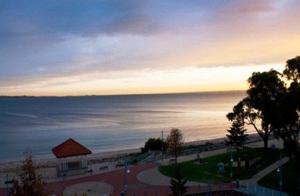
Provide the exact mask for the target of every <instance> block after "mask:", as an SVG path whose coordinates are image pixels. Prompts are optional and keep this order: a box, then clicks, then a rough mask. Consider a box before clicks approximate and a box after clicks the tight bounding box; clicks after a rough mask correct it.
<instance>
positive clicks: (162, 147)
mask: <svg viewBox="0 0 300 196" xmlns="http://www.w3.org/2000/svg"><path fill="white" fill-rule="evenodd" d="M161 160H162V161H163V160H164V131H161Z"/></svg>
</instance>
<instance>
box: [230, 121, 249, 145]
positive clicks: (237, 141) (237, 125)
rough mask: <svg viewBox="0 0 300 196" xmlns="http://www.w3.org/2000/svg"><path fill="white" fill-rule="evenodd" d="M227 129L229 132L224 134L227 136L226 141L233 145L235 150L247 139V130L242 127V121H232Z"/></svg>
mask: <svg viewBox="0 0 300 196" xmlns="http://www.w3.org/2000/svg"><path fill="white" fill-rule="evenodd" d="M227 131H228V132H229V134H227V135H226V136H227V138H228V140H226V143H227V144H228V145H231V146H233V147H235V149H236V150H240V149H241V148H242V147H243V146H244V144H245V142H246V140H247V139H248V138H247V137H248V134H245V132H246V131H247V130H246V129H245V128H244V124H243V122H241V121H236V120H235V121H233V122H232V125H231V127H230V129H228V130H227Z"/></svg>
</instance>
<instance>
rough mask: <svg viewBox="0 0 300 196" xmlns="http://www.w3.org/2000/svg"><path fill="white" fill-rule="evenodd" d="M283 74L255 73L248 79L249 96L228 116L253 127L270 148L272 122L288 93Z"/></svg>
mask: <svg viewBox="0 0 300 196" xmlns="http://www.w3.org/2000/svg"><path fill="white" fill-rule="evenodd" d="M280 76H281V74H280V73H279V72H277V71H275V70H270V71H268V72H261V73H260V72H254V73H253V74H252V76H251V77H250V78H249V79H248V83H249V89H248V91H247V96H246V97H245V98H244V99H243V100H242V101H240V102H239V103H238V104H237V105H236V106H234V108H233V112H231V113H228V114H227V118H228V119H229V120H231V121H234V120H236V121H243V123H245V124H246V125H250V126H252V127H253V128H254V129H255V130H256V132H257V133H258V134H259V136H260V137H261V138H262V139H263V141H264V147H265V148H267V147H268V140H269V137H270V135H271V134H272V132H273V129H272V120H273V119H274V117H275V114H276V112H277V111H278V109H279V107H278V106H279V104H278V100H281V99H282V97H283V96H284V95H285V93H286V88H285V84H284V82H283V81H282V80H281V78H280Z"/></svg>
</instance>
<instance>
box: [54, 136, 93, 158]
mask: <svg viewBox="0 0 300 196" xmlns="http://www.w3.org/2000/svg"><path fill="white" fill-rule="evenodd" d="M52 152H53V154H54V155H55V156H56V157H57V158H63V157H72V156H79V155H87V154H92V152H91V151H90V150H89V149H87V148H86V147H84V146H83V145H81V144H79V143H78V142H76V141H75V140H73V139H71V138H70V139H68V140H66V141H65V142H63V143H61V144H59V145H58V146H56V147H54V148H53V149H52Z"/></svg>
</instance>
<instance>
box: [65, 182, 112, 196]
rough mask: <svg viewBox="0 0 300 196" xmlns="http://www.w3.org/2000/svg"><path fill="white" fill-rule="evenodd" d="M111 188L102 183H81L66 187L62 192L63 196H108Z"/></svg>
mask: <svg viewBox="0 0 300 196" xmlns="http://www.w3.org/2000/svg"><path fill="white" fill-rule="evenodd" d="M113 190H114V188H113V186H111V185H110V184H107V183H103V182H82V183H78V184H74V185H71V186H68V187H67V188H66V189H65V190H64V192H63V195H64V196H74V195H76V194H77V195H84V193H86V194H88V195H89V196H109V195H110V194H112V193H113Z"/></svg>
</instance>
